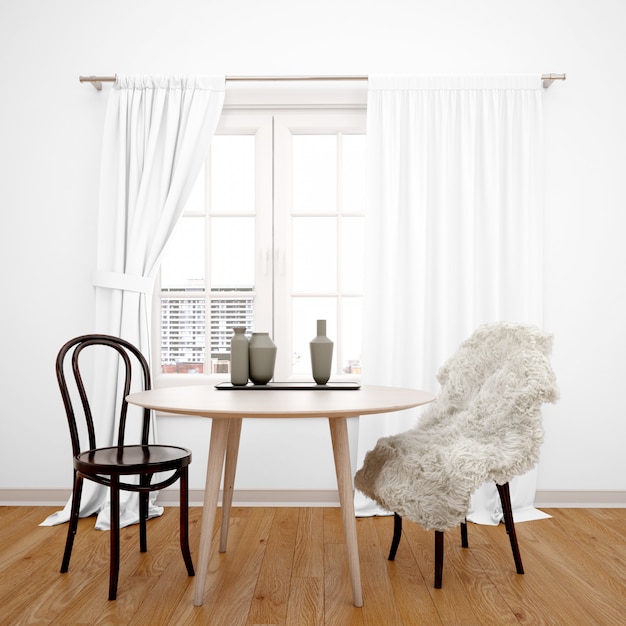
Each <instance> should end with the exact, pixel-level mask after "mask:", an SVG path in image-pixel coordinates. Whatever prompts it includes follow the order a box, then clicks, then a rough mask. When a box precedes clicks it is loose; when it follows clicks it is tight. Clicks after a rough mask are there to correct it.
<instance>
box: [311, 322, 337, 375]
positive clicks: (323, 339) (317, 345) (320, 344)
mask: <svg viewBox="0 0 626 626" xmlns="http://www.w3.org/2000/svg"><path fill="white" fill-rule="evenodd" d="M333 345H334V344H333V342H332V341H331V340H330V339H329V338H328V337H327V336H326V320H317V336H316V337H315V339H313V340H311V342H310V343H309V346H310V348H311V367H312V369H313V380H314V381H315V382H316V383H317V384H318V385H325V384H326V383H327V382H328V379H329V378H330V372H331V369H332V365H333Z"/></svg>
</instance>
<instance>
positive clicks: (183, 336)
mask: <svg viewBox="0 0 626 626" xmlns="http://www.w3.org/2000/svg"><path fill="white" fill-rule="evenodd" d="M205 328H206V313H205V300H204V296H202V295H198V297H182V296H181V297H176V296H172V297H162V298H161V370H162V371H163V372H164V373H166V374H171V373H179V374H180V373H185V374H187V373H188V374H196V373H200V374H201V373H202V372H203V371H204V342H205Z"/></svg>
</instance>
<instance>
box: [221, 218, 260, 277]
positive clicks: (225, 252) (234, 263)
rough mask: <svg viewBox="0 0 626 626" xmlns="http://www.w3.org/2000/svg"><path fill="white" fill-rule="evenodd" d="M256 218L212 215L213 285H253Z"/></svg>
mask: <svg viewBox="0 0 626 626" xmlns="http://www.w3.org/2000/svg"><path fill="white" fill-rule="evenodd" d="M254 222H255V220H254V218H253V217H215V218H212V219H211V250H210V253H211V288H212V289H241V288H251V287H253V286H254V256H255V253H254V250H255V246H254Z"/></svg>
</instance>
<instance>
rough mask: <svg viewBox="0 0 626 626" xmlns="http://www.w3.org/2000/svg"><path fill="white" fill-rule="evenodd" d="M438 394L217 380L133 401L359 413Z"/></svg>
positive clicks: (210, 410) (257, 411)
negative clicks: (227, 385)
mask: <svg viewBox="0 0 626 626" xmlns="http://www.w3.org/2000/svg"><path fill="white" fill-rule="evenodd" d="M434 398H435V396H434V394H432V393H429V392H426V391H419V390H417V389H406V388H402V387H375V386H364V387H361V388H359V389H356V390H352V389H350V390H318V389H310V390H283V389H281V390H268V389H263V390H251V389H246V390H235V389H220V390H218V389H215V387H214V386H213V385H212V384H207V385H185V386H179V387H163V388H160V389H151V390H149V391H142V392H139V393H133V394H131V395H129V396H128V398H127V399H128V402H130V403H131V404H136V405H139V406H143V407H146V408H149V409H155V410H157V411H162V412H164V413H178V414H184V415H199V416H202V417H215V418H225V417H252V418H254V417H262V418H268V417H275V418H289V417H297V418H303V417H355V416H358V415H370V414H374V413H391V412H393V411H402V410H404V409H409V408H412V407H416V406H420V405H422V404H427V403H429V402H431V401H432V400H433V399H434Z"/></svg>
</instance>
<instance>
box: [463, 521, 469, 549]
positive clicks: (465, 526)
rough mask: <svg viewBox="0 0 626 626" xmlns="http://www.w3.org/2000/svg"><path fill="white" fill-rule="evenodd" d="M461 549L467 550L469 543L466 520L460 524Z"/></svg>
mask: <svg viewBox="0 0 626 626" xmlns="http://www.w3.org/2000/svg"><path fill="white" fill-rule="evenodd" d="M461 547H462V548H468V547H469V543H468V541H467V520H465V521H464V522H461Z"/></svg>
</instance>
